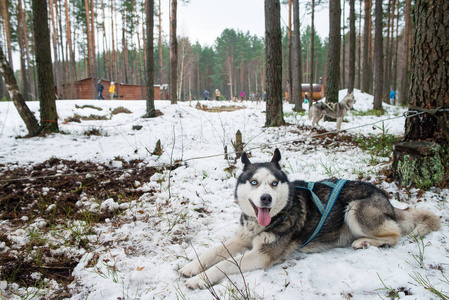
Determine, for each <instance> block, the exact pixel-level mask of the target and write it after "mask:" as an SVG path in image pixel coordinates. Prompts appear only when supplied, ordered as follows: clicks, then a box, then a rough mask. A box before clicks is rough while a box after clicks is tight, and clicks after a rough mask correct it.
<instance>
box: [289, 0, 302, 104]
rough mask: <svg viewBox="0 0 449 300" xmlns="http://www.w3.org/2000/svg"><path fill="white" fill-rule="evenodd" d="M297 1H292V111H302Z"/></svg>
mask: <svg viewBox="0 0 449 300" xmlns="http://www.w3.org/2000/svg"><path fill="white" fill-rule="evenodd" d="M299 26H300V25H299V0H293V82H295V83H296V84H294V85H293V89H292V101H293V102H294V103H295V107H294V108H293V109H294V111H301V110H302V101H303V100H302V91H301V84H302V72H301V40H300V38H299V35H300V32H299Z"/></svg>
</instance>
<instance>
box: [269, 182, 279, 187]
mask: <svg viewBox="0 0 449 300" xmlns="http://www.w3.org/2000/svg"><path fill="white" fill-rule="evenodd" d="M278 184H279V182H277V181H273V182H272V183H271V185H272V186H277V185H278Z"/></svg>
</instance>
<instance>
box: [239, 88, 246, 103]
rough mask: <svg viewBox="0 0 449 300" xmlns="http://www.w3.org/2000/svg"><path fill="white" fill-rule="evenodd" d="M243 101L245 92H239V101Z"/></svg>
mask: <svg viewBox="0 0 449 300" xmlns="http://www.w3.org/2000/svg"><path fill="white" fill-rule="evenodd" d="M243 99H245V92H244V91H243V90H242V91H241V92H240V101H243Z"/></svg>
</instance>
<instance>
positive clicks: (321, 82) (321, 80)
mask: <svg viewBox="0 0 449 300" xmlns="http://www.w3.org/2000/svg"><path fill="white" fill-rule="evenodd" d="M320 84H323V77H321V76H320Z"/></svg>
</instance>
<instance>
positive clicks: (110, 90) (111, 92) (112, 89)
mask: <svg viewBox="0 0 449 300" xmlns="http://www.w3.org/2000/svg"><path fill="white" fill-rule="evenodd" d="M109 94H110V95H111V100H114V95H115V83H114V81H112V82H111V86H110V87H109Z"/></svg>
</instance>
